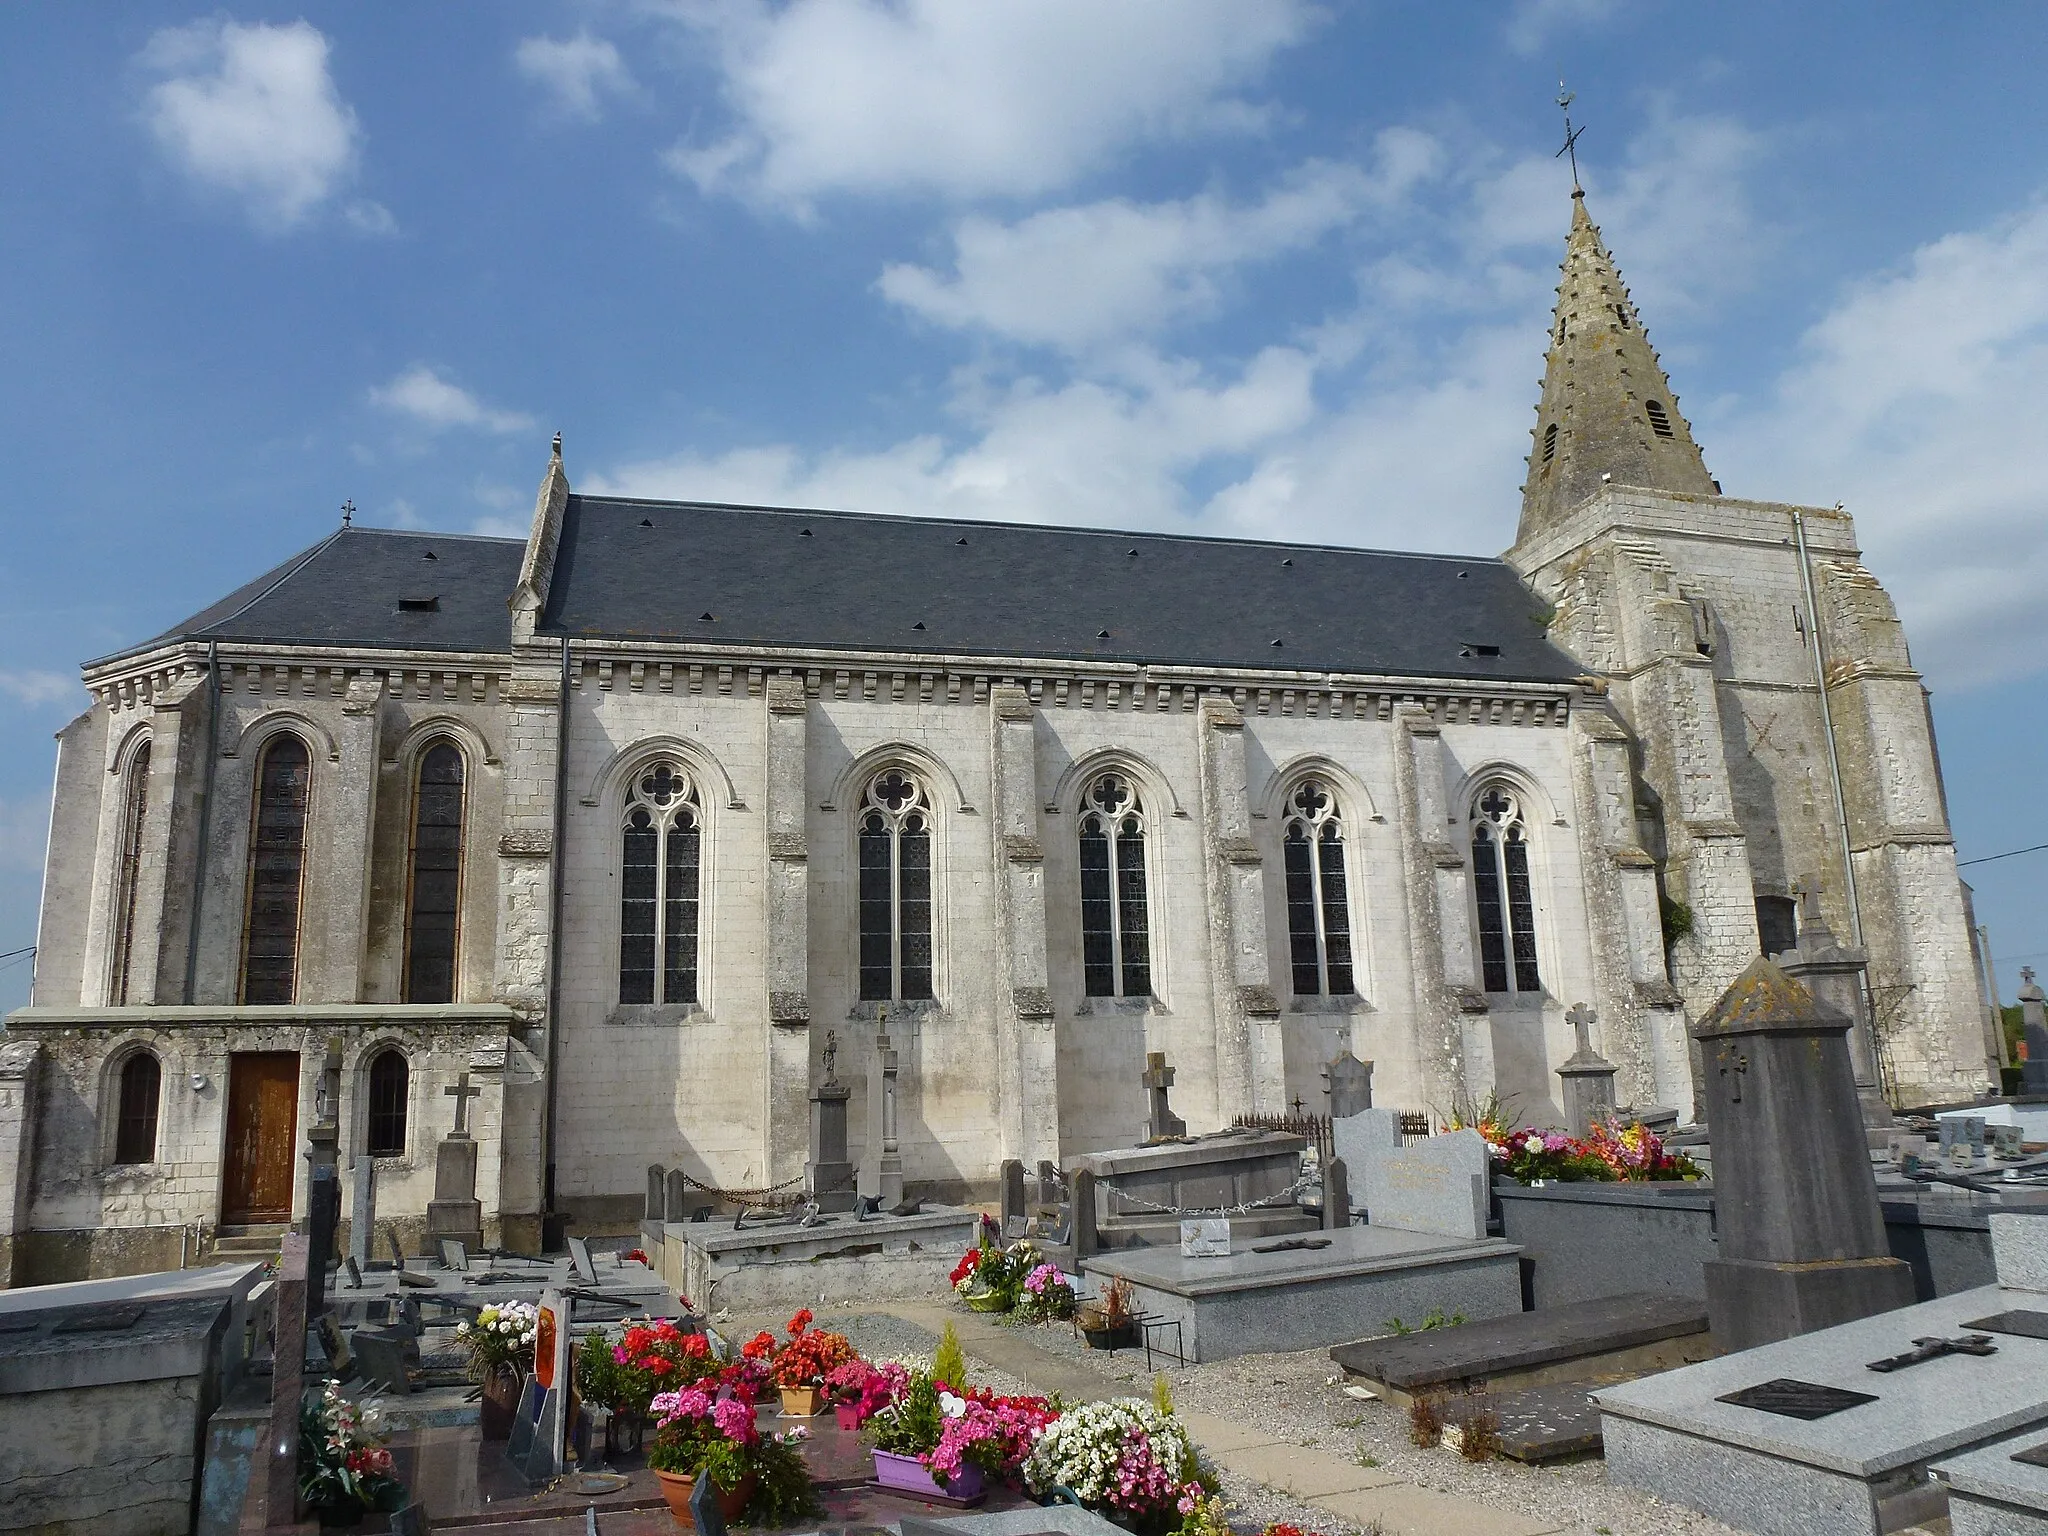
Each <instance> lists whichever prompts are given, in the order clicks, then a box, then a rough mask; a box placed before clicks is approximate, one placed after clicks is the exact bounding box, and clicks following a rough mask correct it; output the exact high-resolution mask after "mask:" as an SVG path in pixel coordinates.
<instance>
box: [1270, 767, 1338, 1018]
mask: <svg viewBox="0 0 2048 1536" xmlns="http://www.w3.org/2000/svg"><path fill="white" fill-rule="evenodd" d="M1281 852H1282V854H1283V855H1284V861H1285V864H1286V870H1287V944H1288V952H1289V958H1290V959H1291V960H1292V962H1293V970H1294V993H1295V996H1297V997H1316V996H1324V995H1327V996H1331V997H1342V996H1345V995H1346V994H1348V993H1351V992H1355V991H1356V990H1357V987H1356V985H1355V982H1354V978H1353V975H1352V968H1351V909H1350V903H1349V901H1348V900H1347V891H1346V884H1345V870H1344V825H1343V822H1342V820H1341V819H1340V817H1339V815H1338V812H1337V802H1336V799H1335V797H1333V796H1332V795H1331V793H1330V788H1329V786H1328V785H1327V784H1324V783H1322V782H1321V781H1319V780H1316V779H1304V780H1303V781H1302V782H1301V784H1300V785H1299V786H1298V787H1297V788H1296V789H1295V791H1294V793H1293V794H1292V795H1290V796H1289V797H1288V800H1287V828H1286V831H1285V832H1284V833H1283V834H1282V837H1281Z"/></svg>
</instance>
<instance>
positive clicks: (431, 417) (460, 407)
mask: <svg viewBox="0 0 2048 1536" xmlns="http://www.w3.org/2000/svg"><path fill="white" fill-rule="evenodd" d="M370 403H371V404H373V405H380V406H382V407H384V409H386V410H387V411H396V412H397V413H398V414H399V415H401V416H408V417H410V418H412V420H413V421H415V422H417V423H418V424H419V425H421V426H423V427H427V428H430V429H431V430H434V431H437V432H438V431H440V430H441V429H443V428H445V427H479V428H481V429H483V430H484V431H486V432H526V431H530V430H531V429H532V427H533V418H532V417H531V416H528V415H527V414H526V413H525V412H523V411H500V410H494V409H492V408H491V407H489V406H487V405H485V404H484V403H483V402H482V401H480V400H478V399H477V397H476V396H475V395H472V394H471V393H470V392H469V391H468V390H466V389H464V388H463V387H462V386H461V385H459V384H451V383H449V382H448V380H446V379H444V378H442V377H441V375H440V374H439V373H438V372H436V371H435V370H434V369H432V368H429V367H427V366H426V364H424V363H415V364H413V366H412V367H410V368H408V369H406V370H405V371H404V372H403V373H401V374H399V375H398V377H397V378H395V379H393V380H392V381H391V382H390V383H389V384H380V385H378V386H377V387H376V388H375V389H372V390H371V391H370Z"/></svg>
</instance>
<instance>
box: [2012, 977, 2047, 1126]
mask: <svg viewBox="0 0 2048 1536" xmlns="http://www.w3.org/2000/svg"><path fill="white" fill-rule="evenodd" d="M2019 999H2020V1031H2021V1038H2022V1040H2023V1042H2024V1043H2025V1045H2026V1048H2027V1059H2026V1060H2025V1061H2024V1062H2022V1063H2020V1091H2021V1092H2022V1093H2026V1094H2048V993H2043V992H2042V990H2041V989H2040V987H2039V986H2037V985H2036V984H2035V982H2034V968H2033V967H2032V966H2030V965H2023V966H2021V967H2020V990H2019Z"/></svg>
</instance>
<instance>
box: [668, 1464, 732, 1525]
mask: <svg viewBox="0 0 2048 1536" xmlns="http://www.w3.org/2000/svg"><path fill="white" fill-rule="evenodd" d="M654 1476H655V1478H656V1480H658V1481H659V1482H660V1484H661V1496H662V1497H663V1498H664V1499H666V1500H668V1512H669V1513H670V1514H671V1515H674V1516H675V1520H676V1524H677V1525H679V1526H681V1527H682V1528H683V1529H684V1530H686V1531H694V1530H695V1529H697V1517H696V1516H695V1515H693V1514H691V1513H690V1495H691V1494H693V1493H695V1492H696V1491H697V1479H696V1477H695V1476H694V1475H692V1474H691V1473H688V1472H656V1473H655V1474H654ZM753 1496H754V1474H753V1473H751V1472H749V1473H748V1474H747V1475H746V1476H745V1477H743V1478H741V1479H740V1481H739V1486H737V1487H736V1488H733V1489H731V1490H730V1491H728V1490H726V1489H724V1488H721V1489H719V1490H718V1512H719V1513H720V1514H722V1515H724V1516H725V1518H726V1519H728V1520H737V1519H739V1517H740V1516H741V1515H743V1514H745V1513H746V1512H747V1500H749V1499H751V1498H752V1497H753Z"/></svg>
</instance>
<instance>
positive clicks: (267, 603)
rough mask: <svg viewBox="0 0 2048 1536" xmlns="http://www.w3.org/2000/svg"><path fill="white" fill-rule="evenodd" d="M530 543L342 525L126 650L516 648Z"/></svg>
mask: <svg viewBox="0 0 2048 1536" xmlns="http://www.w3.org/2000/svg"><path fill="white" fill-rule="evenodd" d="M525 548H526V544H525V541H524V540H521V539H486V538H476V537H468V536H464V535H461V534H450V533H410V532H403V531H400V530H398V529H391V528H339V529H336V530H335V531H334V532H333V533H331V534H329V535H328V536H327V537H326V538H324V539H322V540H321V541H320V542H319V543H318V544H315V545H314V546H313V547H312V548H311V549H308V550H306V551H304V552H303V553H300V554H297V555H294V556H292V558H291V559H289V560H287V561H285V563H284V564H282V565H280V566H277V567H276V568H274V569H272V570H268V571H265V572H264V573H263V574H262V575H261V576H258V577H257V578H256V579H255V580H254V581H252V582H250V583H248V584H247V585H246V586H243V587H240V588H237V589H236V590H235V591H233V592H230V593H229V594H228V595H227V596H226V597H224V598H222V599H221V600H220V601H219V602H217V603H215V604H213V605H212V606H211V607H209V608H204V609H202V610H200V611H199V612H198V613H195V614H193V615H192V617H191V618H189V619H187V620H185V621H184V622H183V623H182V624H175V625H173V626H172V627H171V628H170V629H168V630H166V631H164V633H162V634H160V635H158V636H157V637H156V638H155V639H153V640H149V641H145V642H144V643H143V644H141V645H136V646H130V647H128V648H127V649H126V650H123V651H121V652H119V653H117V654H118V655H124V656H125V655H132V654H134V653H136V652H139V651H146V650H149V649H151V648H153V647H155V646H159V645H166V644H168V643H170V642H171V641H173V640H248V641H256V642H259V643H260V642H276V643H280V644H300V645H340V646H366V647H399V648H404V649H407V650H421V651H509V650H511V649H512V614H511V610H510V609H509V608H508V607H507V606H506V599H507V598H508V597H510V595H511V592H512V588H513V586H514V585H515V584H516V583H517V582H518V580H519V558H520V555H521V554H522V553H523V552H524V550H525ZM429 554H431V555H432V556H433V558H432V559H431V560H429V559H428V558H427V556H428V555H429ZM422 598H432V599H434V600H435V604H434V607H433V608H432V609H430V610H427V611H408V610H406V609H401V608H400V607H399V603H400V602H401V600H405V601H414V602H416V601H418V600H419V599H422ZM103 659H107V660H112V659H113V658H111V657H109V658H103Z"/></svg>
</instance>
